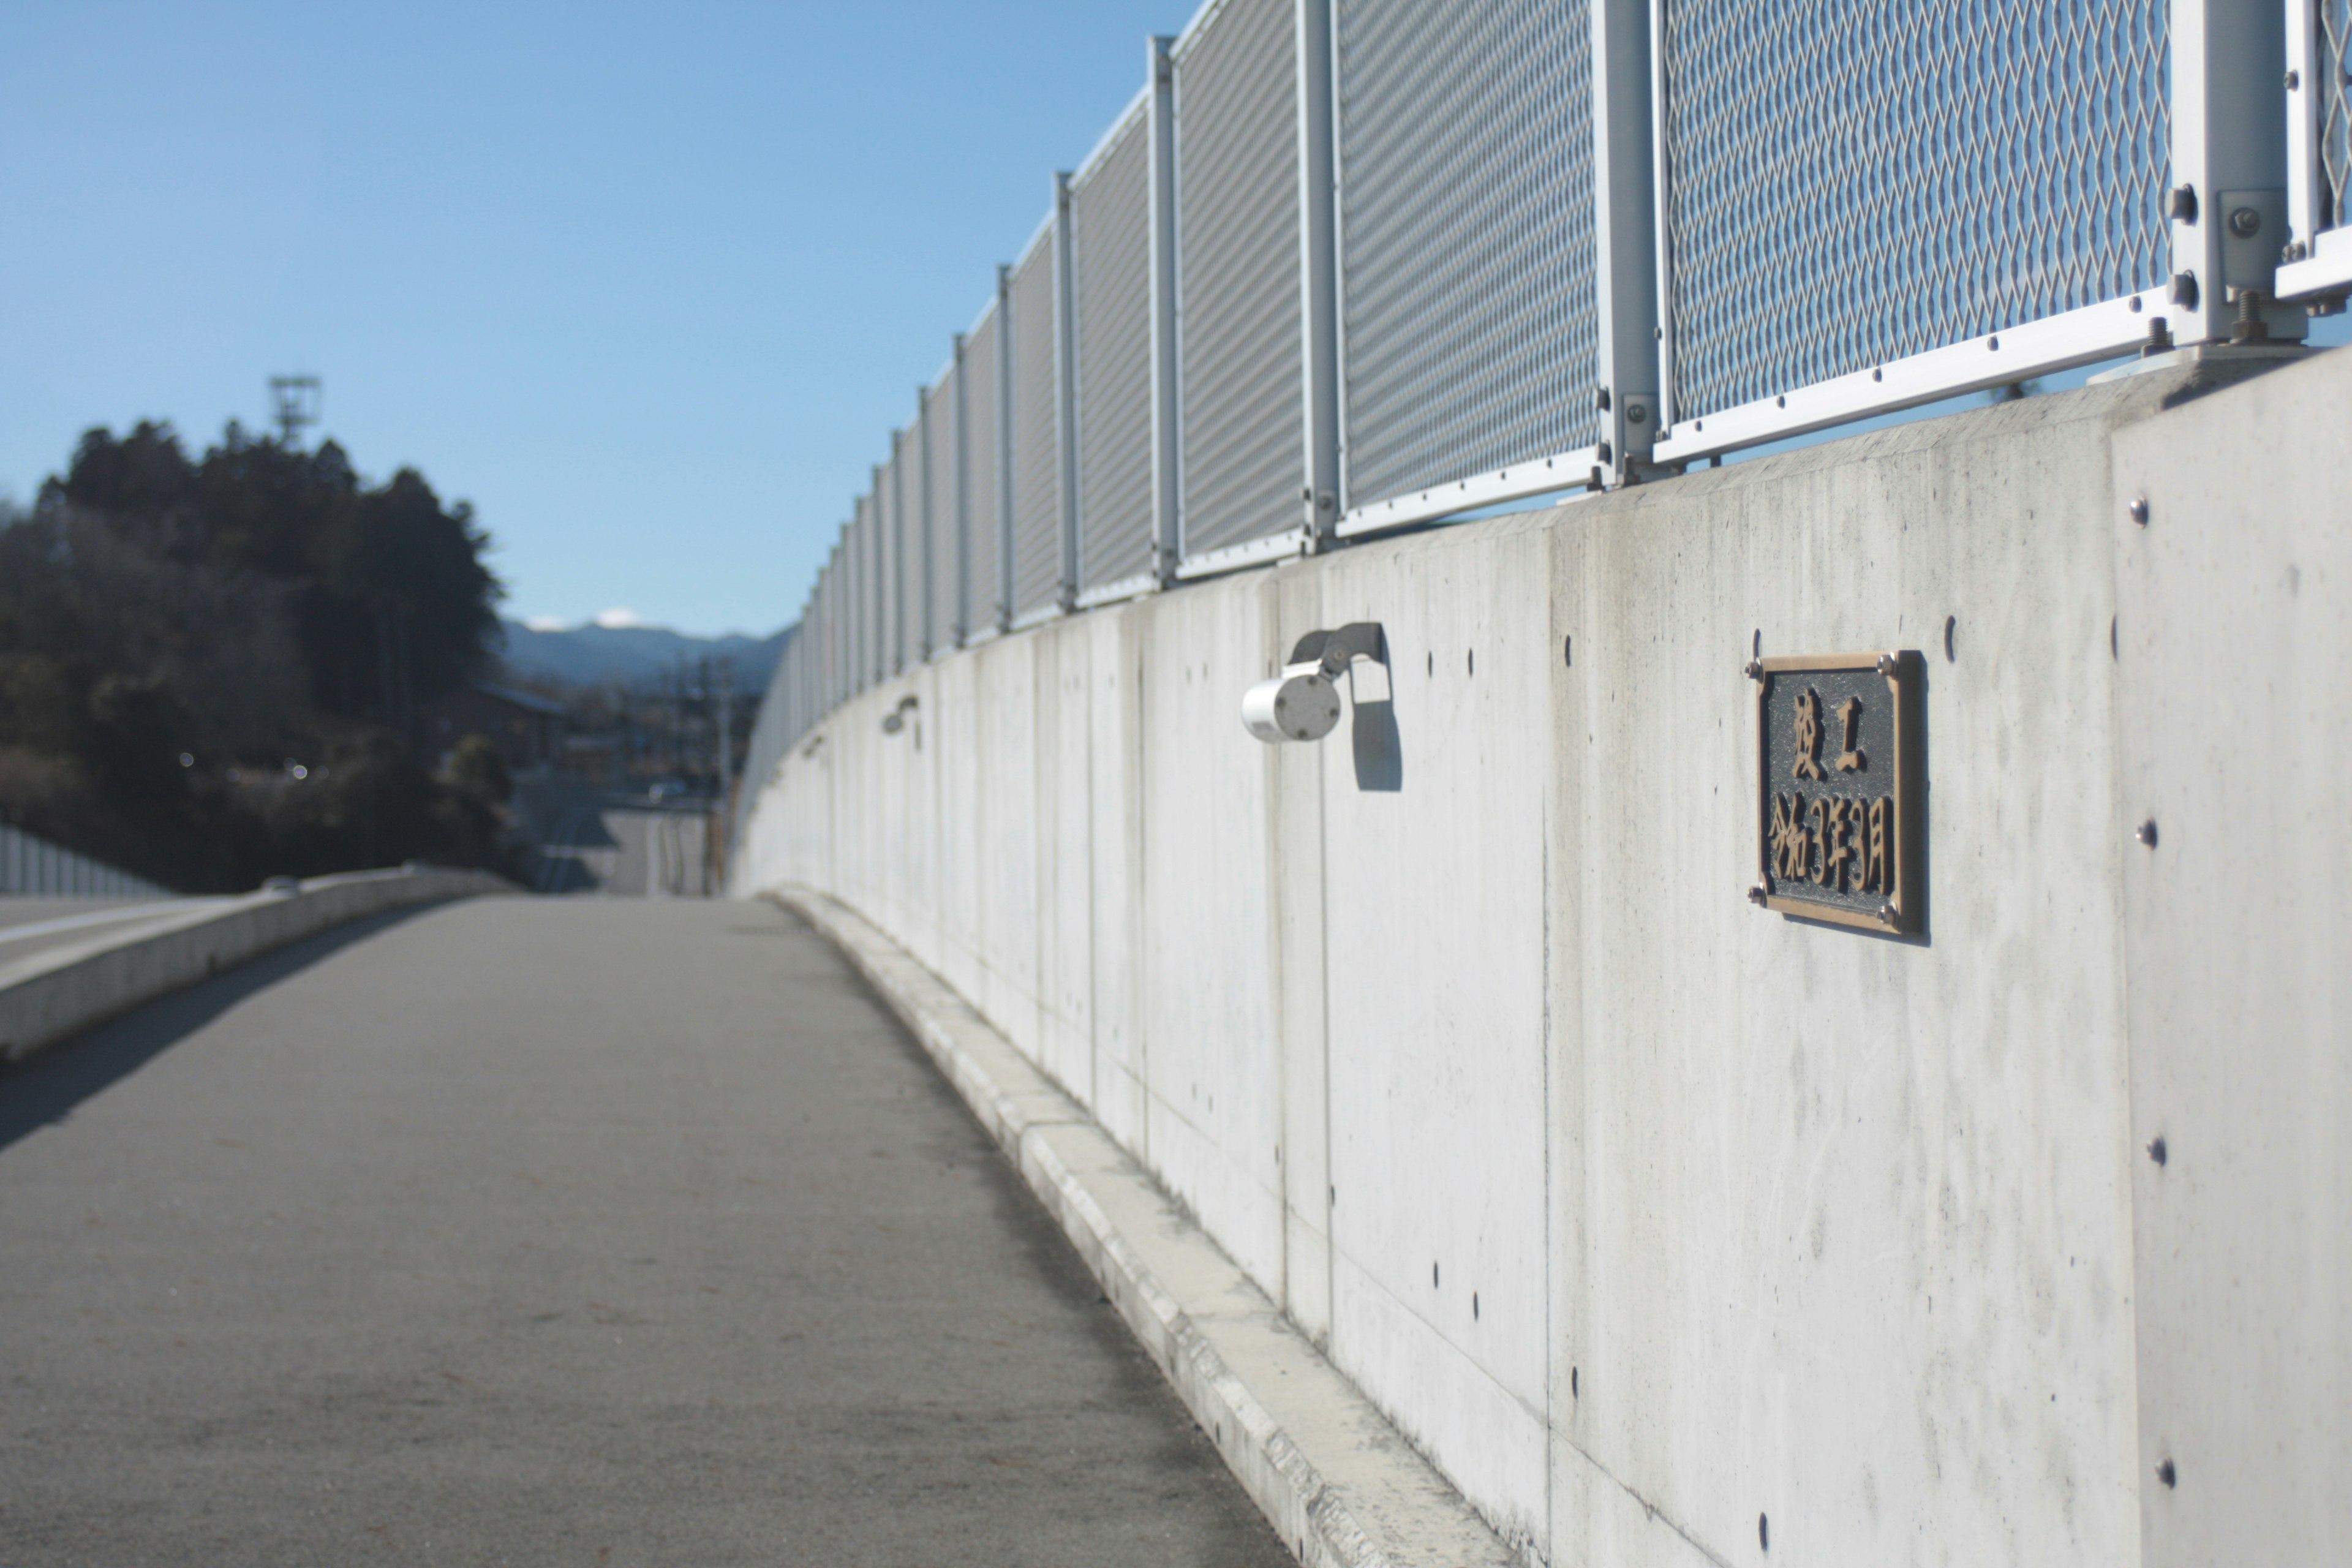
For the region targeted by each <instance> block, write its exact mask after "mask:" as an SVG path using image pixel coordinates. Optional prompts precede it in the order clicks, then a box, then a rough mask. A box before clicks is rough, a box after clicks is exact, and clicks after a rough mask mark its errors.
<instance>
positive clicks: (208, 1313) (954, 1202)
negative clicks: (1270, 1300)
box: [0, 899, 1288, 1568]
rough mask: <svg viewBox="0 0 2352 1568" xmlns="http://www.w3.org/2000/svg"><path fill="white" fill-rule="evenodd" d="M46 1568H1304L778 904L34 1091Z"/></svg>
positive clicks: (258, 1029) (707, 913) (103, 1048)
mask: <svg viewBox="0 0 2352 1568" xmlns="http://www.w3.org/2000/svg"><path fill="white" fill-rule="evenodd" d="M0 1258H5V1268H0V1563H4V1564H6V1565H7V1568H29V1565H35V1564H49V1563H90V1564H109V1565H115V1564H150V1563H153V1564H163V1563H203V1564H206V1565H207V1568H213V1565H218V1564H239V1565H245V1564H275V1563H284V1564H300V1565H302V1568H315V1565H317V1564H321V1563H616V1564H619V1563H662V1564H677V1565H697V1568H700V1565H716V1564H726V1563H824V1564H859V1563H907V1564H933V1563H986V1564H996V1563H1005V1564H1020V1563H1087V1564H1117V1563H1201V1564H1210V1563H1214V1564H1239V1565H1244V1568H1248V1565H1253V1564H1275V1563H1285V1562H1287V1561H1288V1558H1287V1555H1286V1552H1284V1549H1283V1547H1282V1544H1281V1542H1279V1541H1278V1540H1276V1537H1275V1536H1274V1534H1273V1532H1272V1531H1271V1530H1270V1529H1269V1528H1268V1527H1267V1526H1266V1525H1265V1522H1264V1521H1263V1520H1262V1519H1261V1518H1260V1517H1259V1516H1258V1514H1257V1512H1256V1511H1255V1509H1254V1508H1253V1507H1252V1505H1251V1504H1250V1502H1249V1500H1247V1498H1246V1497H1244V1495H1243V1493H1242V1492H1241V1490H1240V1489H1239V1487H1238V1485H1237V1484H1236V1483H1235V1482H1234V1479H1232V1477H1231V1476H1230V1475H1229V1474H1228V1473H1227V1472H1226V1471H1225V1470H1224V1468H1223V1466H1222V1464H1221V1463H1220V1462H1219V1460H1218V1458H1217V1457H1216V1454H1215V1452H1214V1450H1213V1447H1211V1445H1210V1444H1209V1442H1208V1440H1207V1439H1206V1437H1205V1436H1202V1434H1201V1433H1200V1432H1199V1431H1198V1430H1197V1429H1196V1428H1195V1427H1194V1426H1193V1425H1192V1420H1191V1417H1190V1416H1189V1415H1187V1414H1186V1413H1185V1411H1184V1410H1183V1408H1182V1406H1181V1405H1179V1404H1178V1403H1177V1401H1176V1399H1175V1397H1174V1395H1173V1394H1171V1392H1170V1391H1169V1390H1168V1388H1167V1387H1166V1385H1165V1384H1164V1383H1163V1382H1162V1381H1161V1379H1160V1374H1159V1372H1158V1370H1157V1369H1156V1368H1155V1367H1154V1366H1153V1365H1152V1363H1151V1362H1150V1359H1149V1358H1148V1357H1147V1356H1145V1354H1144V1353H1143V1352H1141V1351H1140V1350H1139V1348H1138V1347H1137V1346H1136V1344H1135V1343H1134V1342H1133V1341H1132V1340H1131V1339H1130V1338H1129V1335H1128V1333H1127V1331H1126V1329H1125V1326H1124V1324H1122V1323H1121V1321H1119V1319H1118V1315H1117V1314H1116V1313H1115V1312H1114V1311H1113V1310H1112V1309H1111V1308H1110V1307H1109V1305H1108V1303H1106V1302H1104V1301H1103V1300H1101V1298H1100V1296H1099V1294H1098V1292H1097V1288H1096V1285H1095V1283H1094V1280H1093V1279H1092V1278H1091V1277H1090V1276H1089V1275H1088V1274H1087V1272H1086V1269H1085V1268H1084V1266H1083V1265H1082V1264H1081V1263H1080V1262H1079V1261H1078V1260H1077V1258H1076V1255H1075V1254H1074V1253H1072V1252H1071V1250H1070V1249H1069V1247H1068V1246H1067V1245H1066V1242H1065V1241H1064V1240H1063V1238H1062V1237H1061V1235H1060V1233H1059V1231H1057V1230H1056V1229H1055V1227H1054V1226H1053V1224H1052V1222H1051V1221H1050V1220H1049V1219H1048V1218H1047V1217H1046V1216H1045V1215H1044V1213H1043V1212H1042V1211H1041V1210H1040V1209H1039V1208H1038V1207H1037V1205H1035V1203H1034V1200H1033V1199H1032V1198H1031V1196H1030V1195H1029V1194H1028V1192H1027V1190H1026V1189H1025V1188H1024V1187H1023V1186H1022V1185H1021V1184H1020V1182H1019V1180H1018V1178H1017V1177H1016V1176H1015V1175H1014V1174H1013V1173H1012V1172H1011V1171H1010V1170H1008V1169H1007V1168H1006V1166H1005V1164H1004V1163H1003V1160H1002V1159H1001V1157H1000V1156H999V1155H998V1154H997V1152H996V1151H995V1150H994V1148H993V1146H992V1144H990V1143H989V1142H988V1141H987V1139H986V1138H985V1136H984V1135H983V1134H982V1132H981V1131H980V1130H979V1129H978V1127H977V1126H976V1125H975V1124H974V1123H973V1122H972V1121H971V1120H970V1119H969V1117H968V1116H967V1115H966V1113H965V1112H964V1110H963V1108H962V1106H961V1103H960V1102H958V1101H957V1100H956V1099H955V1098H954V1096H953V1094H952V1093H951V1092H950V1090H949V1089H947V1088H946V1087H945V1085H944V1084H943V1083H942V1082H941V1081H940V1079H939V1078H938V1076H937V1075H936V1073H935V1072H934V1071H933V1070H932V1068H930V1066H929V1062H928V1061H927V1060H926V1059H925V1058H923V1057H922V1056H921V1054H920V1052H919V1050H918V1049H917V1048H916V1047H914V1046H913V1044H912V1043H911V1042H909V1041H908V1039H907V1038H906V1037H905V1036H904V1035H903V1034H902V1033H901V1032H900V1031H899V1029H898V1027H897V1026H896V1025H895V1023H893V1022H892V1021H891V1020H890V1019H889V1018H888V1016H887V1015H886V1014H885V1013H884V1012H883V1011H882V1009H881V1008H880V1006H879V1005H877V1003H875V1002H874V1001H873V1000H872V999H871V997H870V996H869V995H868V994H867V993H866V990H865V989H864V987H863V985H862V984H860V982H859V981H858V980H857V979H856V976H855V975H854V973H852V972H850V971H849V970H848V968H847V967H846V966H845V964H844V963H842V961H841V960H840V959H839V958H838V957H837V956H836V955H835V953H834V952H833V951H832V950H831V948H829V947H828V946H826V945H825V944H824V942H822V941H821V940H820V939H818V938H817V937H815V936H814V935H813V934H812V933H810V932H809V931H807V930H806V929H805V928H804V927H803V926H801V925H800V924H799V922H797V921H794V920H793V918H792V917H790V916H788V915H785V914H783V913H782V912H781V911H779V910H775V909H774V908H772V907H771V906H767V905H744V904H728V903H716V902H707V901H702V900H670V901H646V900H604V899H584V900H583V899H537V900H531V899H484V900H474V901H471V902H467V903H461V904H454V905H447V906H444V907H441V908H439V909H436V910H429V911H425V912H423V913H412V914H408V915H405V916H388V917H384V918H382V919H379V920H376V921H369V922H363V923H362V924H360V925H356V926H352V927H346V928H344V929H343V930H341V931H336V932H331V933H329V934H327V935H326V936H323V937H320V938H319V939H317V940H315V941H313V942H309V943H306V944H304V945H303V946H301V947H299V948H295V949H290V950H289V951H288V952H283V953H280V954H278V955H275V956H273V957H271V958H268V959H264V960H262V961H260V962H259V963H255V964H252V965H249V966H247V967H246V968H244V969H241V970H238V971H236V972H235V973H231V974H226V975H223V976H221V977H220V978H219V979H217V980H214V981H211V982H209V983H207V984H205V985H202V986H199V987H197V988H195V989H194V990H191V991H187V992H184V993H182V994H179V995H177V996H173V997H170V998H167V999H165V1000H164V1001H162V1002H159V1003H157V1004H155V1005H152V1006H150V1007H147V1008H145V1009H143V1010H142V1011H140V1012H138V1013H135V1014H133V1015H131V1016H129V1017H127V1018H124V1019H122V1020H120V1021H118V1022H117V1023H115V1024H113V1025H110V1026H106V1027H104V1028H102V1029H100V1030H98V1031H96V1032H94V1033H91V1034H89V1035H86V1036H84V1037H81V1038H80V1039H79V1040H76V1041H72V1042H69V1043H68V1044H66V1045H64V1046H60V1047H56V1048H55V1049H53V1050H51V1051H50V1052H48V1053H47V1054H46V1055H45V1056H43V1057H40V1058H36V1059H35V1060H34V1061H32V1062H31V1063H28V1064H26V1065H25V1066H22V1067H19V1068H15V1069H11V1070H9V1071H7V1072H5V1074H0Z"/></svg>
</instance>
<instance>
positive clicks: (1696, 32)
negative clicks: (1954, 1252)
mask: <svg viewBox="0 0 2352 1568" xmlns="http://www.w3.org/2000/svg"><path fill="white" fill-rule="evenodd" d="M1665 16H1666V26H1665V68H1666V103H1665V111H1664V124H1665V146H1664V149H1663V150H1662V151H1663V155H1664V159H1665V162H1666V166H1667V170H1668V179H1669V187H1668V188H1669V198H1668V209H1669V210H1668V214H1667V221H1668V245H1669V247H1670V249H1671V252H1672V261H1673V269H1674V298H1673V300H1671V302H1670V310H1671V314H1672V321H1673V331H1672V338H1673V356H1674V357H1673V365H1672V384H1673V392H1672V396H1673V406H1672V408H1671V410H1670V412H1669V417H1670V418H1673V419H1683V418H1689V417H1692V416H1705V415H1706V414H1709V413H1712V412H1714V411H1715V410H1717V409H1720V408H1727V407H1730V406H1734V405H1738V404H1742V403H1747V402H1751V401H1754V400H1757V399H1760V398H1764V397H1769V396H1772V395H1775V394H1779V393H1784V392H1787V391H1790V390H1791V389H1793V388H1795V387H1799V386H1804V385H1808V384H1812V383H1814V382H1818V381H1825V380H1827V379H1829V378H1831V377H1832V376H1837V375H1843V374H1850V373H1853V372H1856V371H1862V370H1867V369H1870V368H1872V367H1874V366H1875V365H1878V364H1881V363H1885V362H1886V361H1889V360H1893V359H1897V358H1900V357H1903V356H1905V355H1907V354H1913V353H1921V352H1924V351H1926V350H1928V349H1933V348H1939V347H1942V346H1943V345H1945V344H1947V343H1952V342H1959V341H1961V340H1963V339H1967V338H1971V337H1975V336H1978V335H1979V334H1983V333H1987V332H1991V331H1998V330H2000V328H2002V327H2007V326H2013V325H2016V324H2018V323H2020V322H2024V321H2035V320H2039V319H2041V318H2042V317H2046V316H2053V315H2056V314H2058V313H2059V312H2061V311H2063V310H2070V309H2074V308H2075V307H2079V306H2084V305H2093V304H2097V303H2100V302H2102V301H2104V300H2112V299H2116V298H2119V297H2121V296H2123V295H2126V294H2130V293H2133V292H2136V291H2137V290H2140V289H2147V288H2150V287H2153V286H2155V285H2157V284H2158V283H2159V282H2161V281H2163V280H2164V279H2165V275H2166V274H2165V269H2166V265H2167V257H2168V248H2167V235H2166V223H2165V217H2164V213H2163V193H2164V190H2165V186H2166V184H2167V181H2168V174H2169V170H2170V144H2171V131H2170V124H2169V117H2168V111H2167V107H2166V99H2165V91H2166V72H2167V49H2168V46H2167V26H2166V17H2167V5H2166V3H2165V0H2104V3H2102V4H2097V5H2050V4H2044V3H2042V0H1925V3H1922V0H1670V3H1669V4H1668V5H1667V6H1666V11H1665Z"/></svg>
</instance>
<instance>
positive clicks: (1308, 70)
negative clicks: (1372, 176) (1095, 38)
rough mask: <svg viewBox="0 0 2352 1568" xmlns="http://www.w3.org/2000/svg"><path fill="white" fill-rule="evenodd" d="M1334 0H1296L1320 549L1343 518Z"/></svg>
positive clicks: (1308, 382) (1303, 503) (1302, 241)
mask: <svg viewBox="0 0 2352 1568" xmlns="http://www.w3.org/2000/svg"><path fill="white" fill-rule="evenodd" d="M1331 5H1332V0H1297V38H1298V49H1297V53H1298V306H1299V333H1298V342H1299V347H1300V352H1301V356H1302V363H1301V365H1300V380H1299V395H1300V397H1301V398H1302V399H1303V402H1304V405H1305V406H1304V413H1305V416H1306V417H1305V420H1304V426H1305V429H1306V433H1307V450H1306V452H1305V453H1304V454H1303V456H1304V458H1305V463H1304V468H1305V474H1304V479H1303V489H1302V493H1301V496H1300V509H1301V511H1302V513H1303V519H1302V521H1304V523H1305V526H1306V529H1307V539H1308V540H1309V541H1310V542H1311V543H1310V545H1309V548H1317V549H1319V548H1320V547H1321V546H1322V544H1323V542H1325V541H1327V540H1328V539H1329V538H1331V537H1332V534H1333V530H1334V529H1335V528H1336V526H1337V525H1338V523H1339V507H1340V505H1341V498H1340V494H1339V214H1338V210H1337V208H1338V200H1339V188H1338V187H1339V181H1338V162H1337V152H1336V149H1335V147H1334V145H1333V139H1334V133H1335V132H1334V119H1333V104H1332V100H1333V96H1334V94H1333V86H1332V76H1333V72H1334V70H1335V68H1336V62H1335V60H1334V58H1333V53H1332V37H1331Z"/></svg>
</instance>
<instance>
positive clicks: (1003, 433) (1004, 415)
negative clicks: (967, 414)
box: [995, 262, 1013, 631]
mask: <svg viewBox="0 0 2352 1568" xmlns="http://www.w3.org/2000/svg"><path fill="white" fill-rule="evenodd" d="M995 357H996V629H997V630H998V631H1003V630H1005V629H1006V628H1007V627H1009V626H1012V625H1013V268H1011V267H1010V266H1008V265H1006V264H1004V263H1002V262H1000V263H999V264H998V265H997V268H996V356H995Z"/></svg>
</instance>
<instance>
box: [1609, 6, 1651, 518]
mask: <svg viewBox="0 0 2352 1568" xmlns="http://www.w3.org/2000/svg"><path fill="white" fill-rule="evenodd" d="M1651 9H1652V0H1592V202H1593V214H1592V218H1593V230H1592V233H1593V242H1594V249H1595V253H1596V254H1595V256H1594V262H1595V266H1594V283H1595V288H1596V291H1597V293H1598V295H1599V299H1598V300H1597V301H1596V307H1597V308H1596V320H1597V321H1598V324H1599V327H1600V335H1601V395H1600V404H1601V468H1602V470H1603V472H1604V475H1605V477H1606V479H1607V480H1608V482H1609V483H1610V485H1612V487H1613V486H1616V485H1619V484H1622V483H1624V482H1626V481H1627V480H1629V479H1638V478H1639V477H1640V474H1641V469H1642V468H1643V465H1644V464H1645V463H1646V462H1647V460H1648V458H1649V456H1650V447H1651V444H1652V443H1653V442H1654V440H1655V439H1656V438H1657V432H1658V424H1659V419H1658V415H1659V409H1660V401H1659V397H1658V391H1659V385H1660V365H1659V349H1660V346H1661V343H1660V339H1659V334H1658V279H1659V262H1660V259H1661V255H1662V253H1661V250H1660V247H1659V245H1658V232H1657V223H1658V199H1659V191H1658V180H1657V173H1656V161H1655V160H1654V157H1653V153H1652V140H1651V139H1652V135H1653V132H1654V120H1653V114H1652V107H1653V106H1652V91H1651V74H1650V73H1651V61H1650V51H1651V48H1652V47H1653V46H1652V41H1651V26H1652V24H1651Z"/></svg>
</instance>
